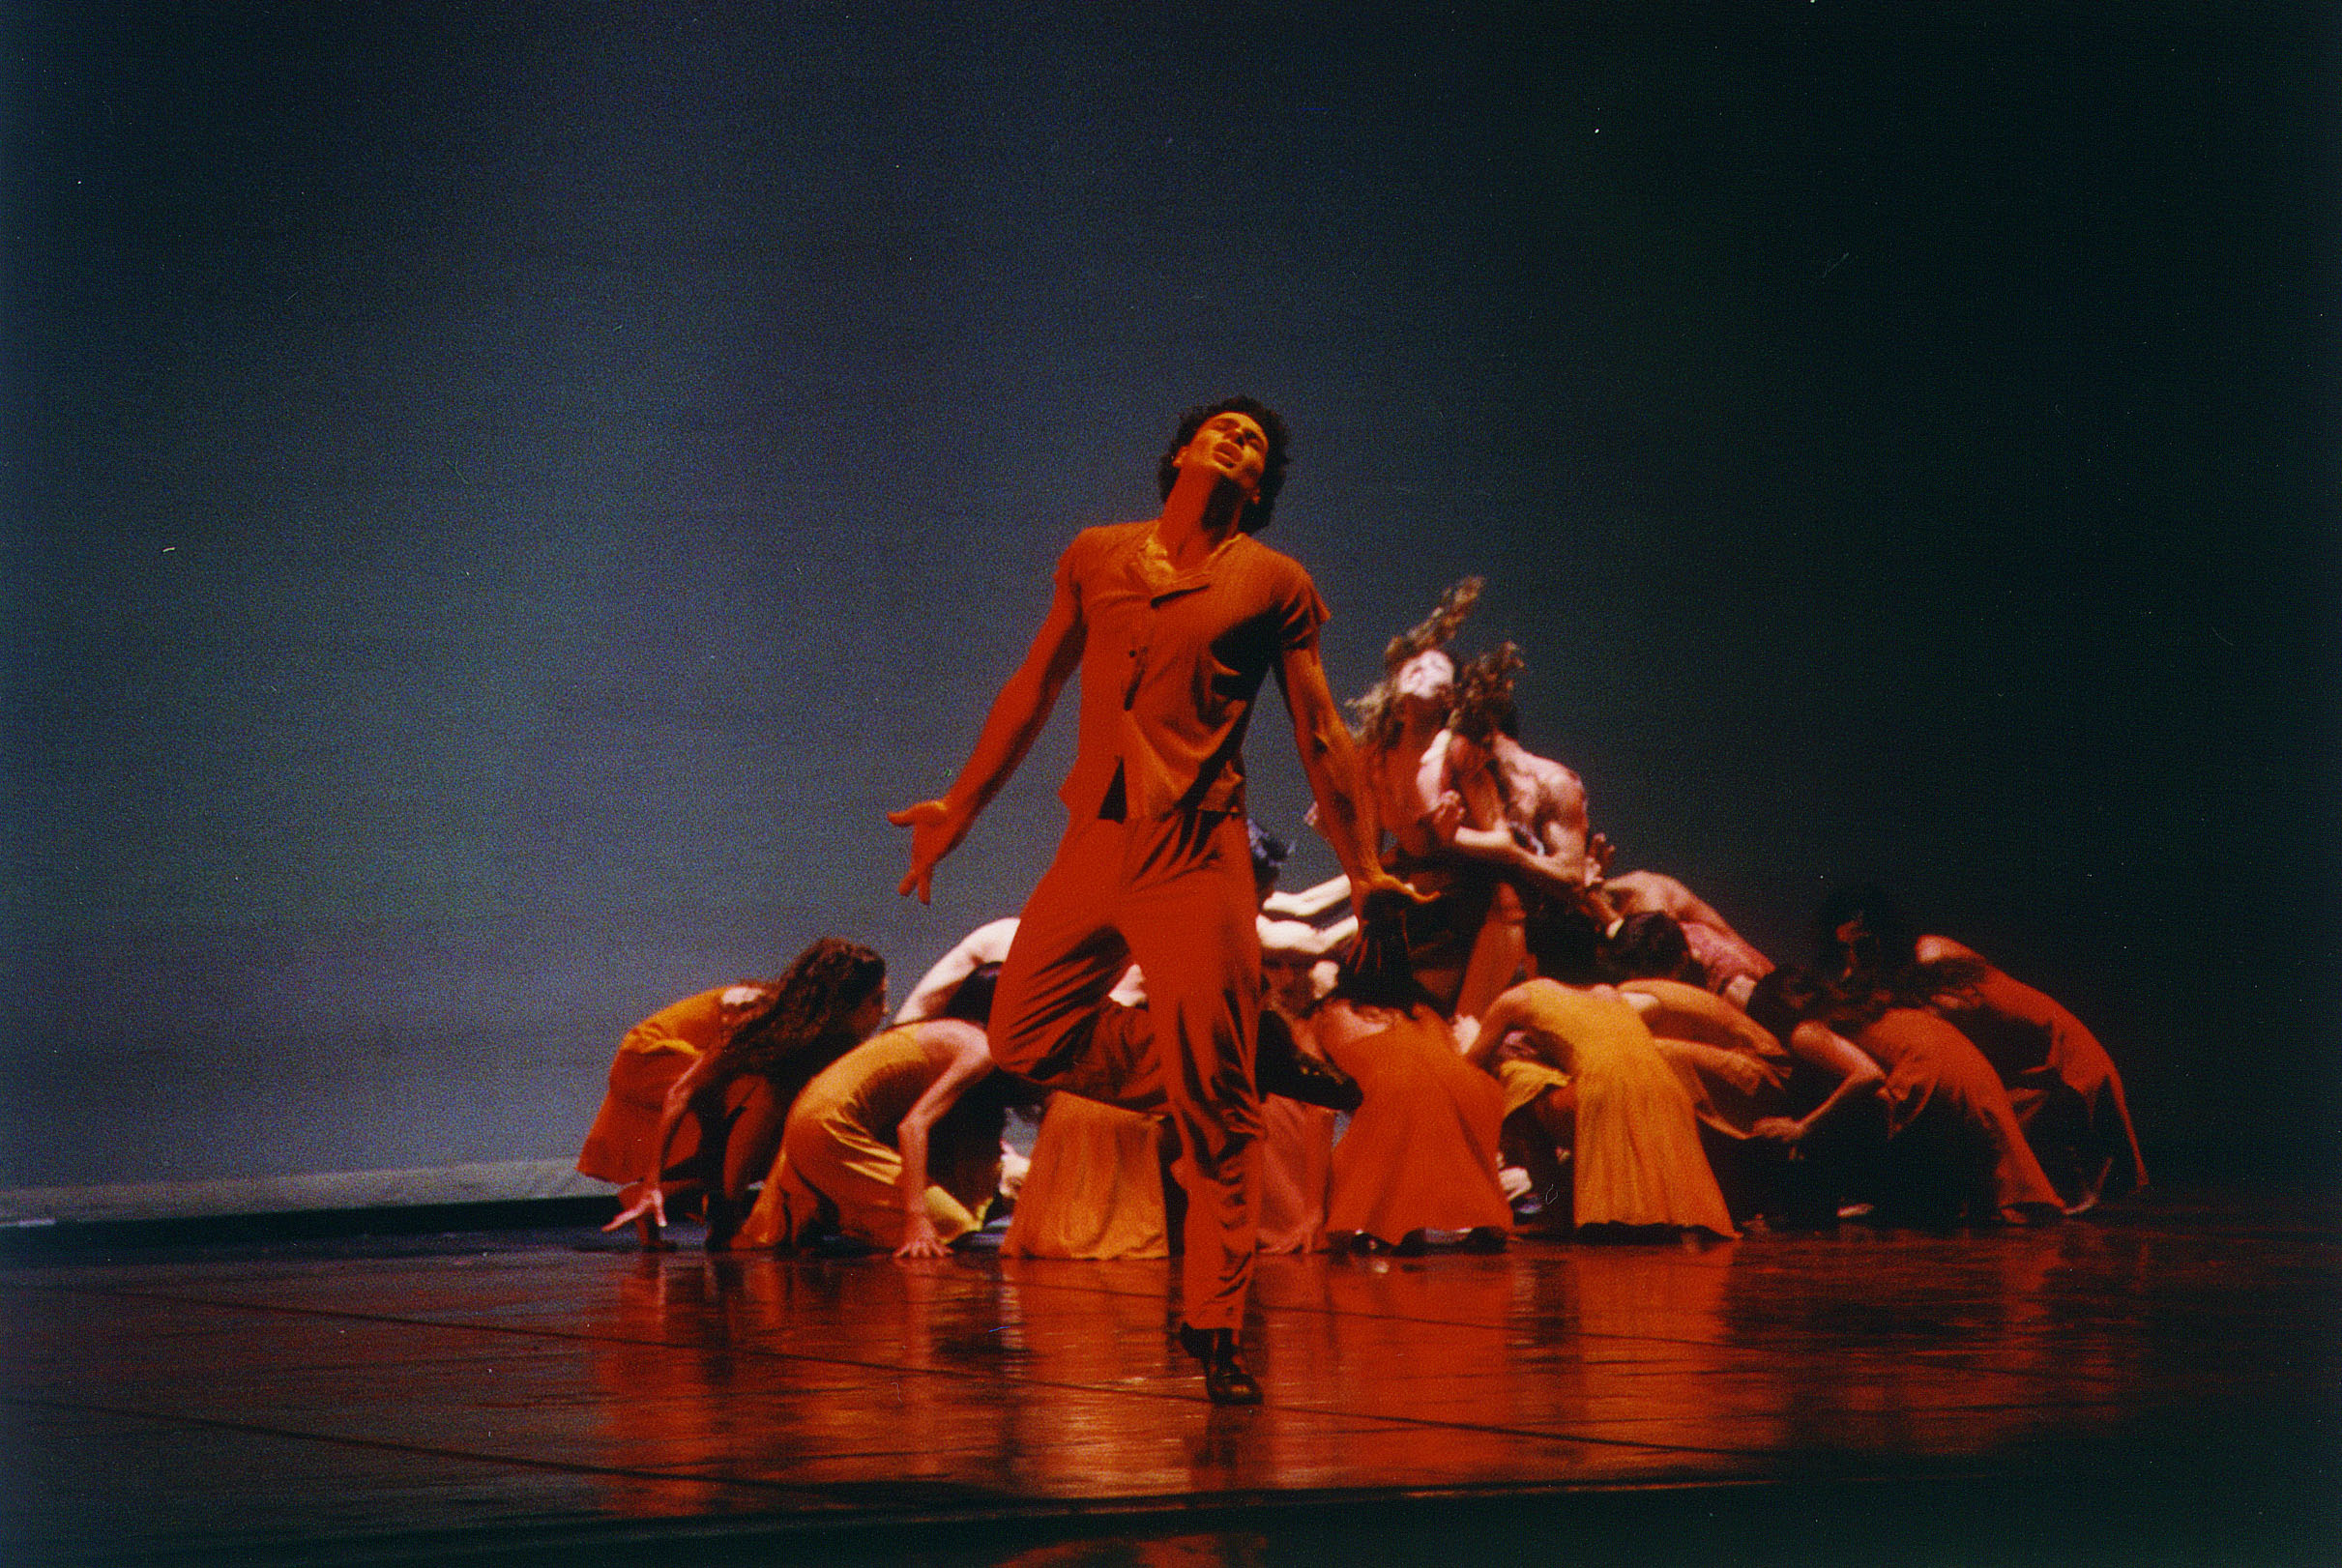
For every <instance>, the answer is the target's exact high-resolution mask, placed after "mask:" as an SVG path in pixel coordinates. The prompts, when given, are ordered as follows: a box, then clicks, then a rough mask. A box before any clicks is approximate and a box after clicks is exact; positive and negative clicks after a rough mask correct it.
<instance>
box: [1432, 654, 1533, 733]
mask: <svg viewBox="0 0 2342 1568" xmlns="http://www.w3.org/2000/svg"><path fill="white" fill-rule="evenodd" d="M1528 667H1529V661H1528V660H1527V659H1525V658H1523V657H1521V651H1520V650H1519V649H1518V648H1516V647H1514V646H1513V645H1512V644H1511V643H1503V644H1500V645H1498V646H1497V647H1495V648H1492V649H1490V650H1489V651H1488V652H1487V653H1482V654H1481V655H1480V656H1479V657H1478V658H1476V659H1474V660H1473V661H1472V662H1471V663H1469V664H1467V665H1465V666H1464V667H1463V668H1462V669H1460V670H1458V671H1456V672H1455V707H1454V709H1453V711H1451V712H1449V716H1448V727H1449V729H1451V730H1453V731H1454V732H1455V733H1456V734H1457V735H1458V736H1460V737H1461V738H1462V739H1464V740H1469V741H1471V742H1472V743H1473V744H1474V745H1477V746H1480V747H1483V748H1485V747H1487V746H1489V745H1492V744H1493V743H1494V742H1495V740H1496V738H1497V737H1498V736H1499V735H1511V734H1513V733H1515V732H1516V731H1517V730H1519V728H1520V717H1519V710H1518V709H1517V708H1516V707H1515V706H1514V704H1513V700H1512V682H1513V678H1514V677H1515V676H1518V675H1519V674H1520V673H1521V672H1522V671H1523V670H1525V669H1527V668H1528Z"/></svg>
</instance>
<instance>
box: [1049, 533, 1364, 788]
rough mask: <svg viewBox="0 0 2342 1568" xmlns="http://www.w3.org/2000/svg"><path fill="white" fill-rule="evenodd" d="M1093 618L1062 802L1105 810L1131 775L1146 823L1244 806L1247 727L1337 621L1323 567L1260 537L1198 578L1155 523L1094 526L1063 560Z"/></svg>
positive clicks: (1226, 547)
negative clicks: (1322, 588) (1321, 592)
mask: <svg viewBox="0 0 2342 1568" xmlns="http://www.w3.org/2000/svg"><path fill="white" fill-rule="evenodd" d="M1057 585H1058V588H1059V590H1060V591H1061V592H1064V593H1067V594H1069V595H1072V597H1073V600H1074V603H1075V604H1076V605H1077V606H1078V607H1079V609H1080V611H1081V618H1082V627H1083V638H1084V641H1083V644H1082V663H1081V729H1080V737H1079V740H1078V748H1079V749H1078V752H1077V754H1076V755H1075V757H1074V759H1073V770H1072V771H1071V772H1070V773H1069V774H1068V775H1067V777H1066V782H1065V786H1064V787H1063V788H1062V789H1060V790H1059V791H1058V798H1059V799H1062V800H1064V801H1065V802H1066V806H1067V808H1068V809H1069V810H1070V811H1071V812H1072V813H1073V814H1074V815H1075V816H1076V817H1077V818H1078V817H1092V816H1096V815H1097V814H1098V811H1099V809H1100V807H1101V806H1103V805H1104V803H1105V801H1106V799H1107V797H1108V794H1109V792H1110V791H1111V790H1112V788H1113V785H1114V779H1115V775H1116V773H1117V771H1119V772H1120V773H1121V775H1122V779H1123V797H1124V802H1125V810H1124V814H1125V816H1126V818H1127V820H1130V821H1134V822H1143V821H1151V820H1154V819H1156V818H1161V817H1168V816H1171V815H1174V814H1175V813H1177V812H1180V811H1186V810H1193V811H1214V812H1218V811H1225V812H1238V811H1242V810H1244V755H1243V746H1244V726H1245V724H1246V723H1247V722H1249V720H1250V719H1251V716H1252V706H1253V702H1254V700H1255V699H1256V698H1257V697H1258V696H1259V694H1260V687H1261V682H1262V681H1263V680H1264V679H1265V678H1266V677H1267V676H1268V673H1269V668H1270V666H1271V665H1272V664H1274V663H1275V662H1277V661H1278V660H1279V659H1280V658H1282V656H1283V655H1284V654H1285V653H1287V652H1288V651H1291V650H1295V649H1302V648H1306V647H1309V646H1311V645H1312V644H1314V643H1315V641H1316V639H1317V629H1318V627H1319V626H1321V625H1323V624H1325V622H1326V619H1327V617H1328V615H1329V613H1330V612H1329V611H1328V610H1327V608H1326V601H1325V600H1324V599H1322V598H1320V597H1318V593H1317V586H1316V584H1314V583H1312V582H1311V581H1310V580H1309V573H1308V572H1307V571H1306V570H1304V569H1303V566H1302V564H1301V563H1300V562H1298V561H1295V560H1294V559H1293V558H1292V557H1290V556H1286V555H1280V554H1279V553H1277V552H1276V551H1274V550H1272V549H1270V548H1269V547H1268V546H1267V545H1265V544H1262V543H1261V542H1259V541H1258V540H1257V539H1255V538H1253V537H1251V536H1250V535H1248V534H1236V535H1232V536H1230V537H1229V538H1228V541H1227V542H1226V543H1225V544H1222V545H1221V546H1220V547H1219V548H1218V549H1216V550H1215V551H1214V552H1213V553H1212V557H1211V559H1210V560H1209V561H1206V562H1205V563H1204V564H1203V566H1200V567H1198V568H1196V569H1195V570H1193V571H1189V572H1180V571H1176V570H1174V569H1173V567H1172V566H1171V562H1170V559H1169V557H1168V556H1167V555H1166V554H1165V553H1164V551H1163V547H1162V544H1161V541H1160V540H1158V539H1157V538H1156V533H1155V524H1154V523H1153V522H1152V521H1149V522H1143V523H1116V524H1112V525H1110V526H1107V527H1104V528H1092V529H1085V530H1083V531H1082V533H1080V534H1079V535H1077V536H1075V537H1074V540H1073V542H1072V543H1071V544H1069V545H1068V546H1067V547H1066V553H1065V554H1064V555H1063V556H1062V557H1060V558H1059V560H1058V563H1057Z"/></svg>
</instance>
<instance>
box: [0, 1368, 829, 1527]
mask: <svg viewBox="0 0 2342 1568" xmlns="http://www.w3.org/2000/svg"><path fill="white" fill-rule="evenodd" d="M0 1405H13V1406H16V1407H18V1408H31V1409H39V1410H56V1411H65V1412H69V1413H72V1414H76V1415H107V1416H112V1417H114V1418H115V1419H116V1420H122V1421H145V1422H150V1423H153V1424H155V1425H158V1426H189V1427H203V1428H206V1429H208V1430H212V1431H218V1432H244V1433H251V1434H254V1435H257V1436H259V1437H281V1438H284V1439H285V1440H287V1441H289V1442H318V1443H326V1444H329V1445H331V1446H333V1447H337V1448H368V1449H377V1450H381V1451H383V1452H387V1453H394V1454H420V1455H423V1456H424V1457H426V1458H430V1459H452V1460H459V1461H462V1462H463V1463H465V1464H472V1465H490V1466H507V1467H510V1468H514V1469H526V1470H551V1471H555V1472H557V1473H560V1474H564V1475H601V1476H624V1477H626V1478H628V1479H629V1480H641V1481H677V1482H684V1483H688V1484H689V1485H692V1486H706V1485H717V1486H737V1487H744V1488H747V1489H749V1490H752V1491H756V1492H767V1493H772V1494H774V1495H776V1496H779V1497H786V1498H794V1499H798V1500H799V1501H801V1502H804V1501H808V1500H809V1501H810V1502H811V1503H814V1504H822V1503H829V1504H830V1505H831V1506H835V1504H834V1503H832V1502H831V1499H830V1496H829V1495H828V1494H825V1493H824V1492H822V1491H821V1490H820V1489H819V1488H814V1487H804V1486H799V1485H795V1484H793V1483H790V1482H786V1481H765V1480H759V1479H756V1478H753V1477H741V1476H735V1475H710V1474H706V1473H703V1472H698V1471H690V1470H654V1469H639V1468H631V1467H629V1466H621V1465H585V1464H578V1463H575V1462H572V1461H567V1460H558V1459H531V1458H528V1457H526V1456H524V1455H518V1454H491V1453H483V1452H481V1451H480V1450H477V1449H470V1448H447V1447H442V1446H440V1445H438V1444H435V1443H418V1442H400V1441H399V1440H398V1439H396V1438H395V1437H355V1436H350V1435H346V1434H338V1433H331V1432H311V1431H305V1430H303V1429H301V1428H298V1427H276V1426H270V1425H268V1424H267V1423H266V1422H261V1421H231V1420H228V1419H226V1418H225V1417H222V1416H217V1415H190V1414H184V1413H179V1412H174V1411H166V1410H141V1409H132V1408H128V1407H125V1406H119V1405H89V1404H83V1403H81V1402H79V1401H76V1400H66V1399H52V1398H47V1397H44V1396H43V1395H39V1394H0Z"/></svg>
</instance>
